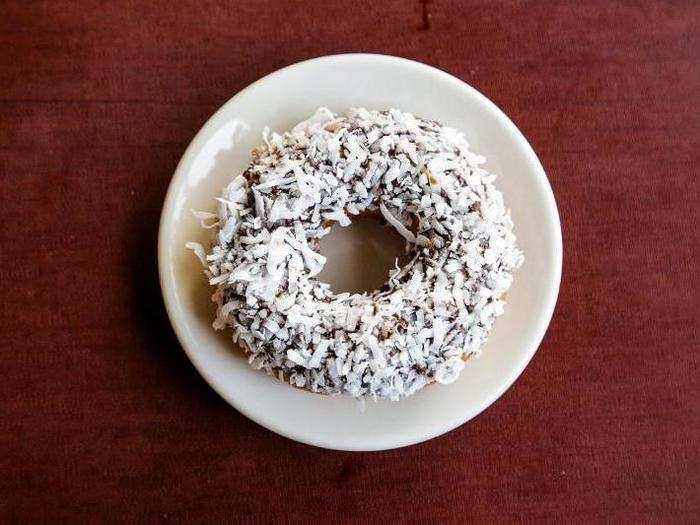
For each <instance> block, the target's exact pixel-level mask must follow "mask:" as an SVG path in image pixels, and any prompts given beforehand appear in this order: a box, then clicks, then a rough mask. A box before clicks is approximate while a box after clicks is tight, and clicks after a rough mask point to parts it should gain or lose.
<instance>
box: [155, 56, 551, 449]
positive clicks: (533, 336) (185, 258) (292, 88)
mask: <svg viewBox="0 0 700 525" xmlns="http://www.w3.org/2000/svg"><path fill="white" fill-rule="evenodd" d="M319 106H326V107H328V108H330V109H332V110H333V111H336V112H342V111H344V110H346V109H348V108H350V107H359V106H364V107H367V108H374V109H386V108H390V107H395V108H399V109H402V110H405V111H409V112H412V113H415V114H417V115H420V116H425V117H429V118H433V119H436V120H439V121H441V122H442V123H444V124H446V125H449V126H452V127H455V128H457V129H460V130H462V131H464V132H465V134H466V136H467V139H468V140H469V142H470V143H471V145H472V149H473V150H474V151H475V152H477V153H480V154H483V155H485V156H486V157H487V159H488V162H487V165H486V167H487V168H488V169H489V170H490V171H492V172H494V173H496V174H498V175H499V177H498V179H497V181H496V184H497V186H498V187H499V189H501V191H502V192H503V193H504V197H505V201H506V205H507V206H509V207H510V208H511V210H512V216H513V221H514V223H515V232H516V234H517V236H518V241H519V244H520V247H521V248H522V250H523V251H524V253H525V264H524V265H523V266H522V268H521V269H520V270H519V271H518V272H517V274H516V277H515V283H514V285H513V287H512V288H511V290H510V292H509V300H508V303H507V305H506V312H505V314H504V315H503V316H502V317H500V318H499V319H498V320H497V321H496V324H495V328H494V330H493V332H492V334H491V337H490V339H489V342H488V343H487V345H486V347H485V348H484V351H483V354H482V355H481V357H479V358H478V359H470V360H469V362H468V363H467V366H466V368H465V370H464V371H463V372H462V375H461V376H460V378H459V379H458V380H457V381H456V382H455V383H453V384H451V385H447V386H443V385H437V384H436V385H432V386H430V387H428V388H425V389H423V390H422V391H420V392H419V393H417V394H416V395H414V396H412V397H410V398H408V399H405V400H403V401H400V402H397V403H392V402H389V401H381V402H377V403H374V402H367V406H366V410H365V412H361V411H360V410H359V408H358V402H357V401H354V400H352V399H349V398H347V397H344V396H338V397H326V396H321V395H317V394H311V393H308V392H305V391H302V390H297V389H295V388H292V387H290V386H288V385H286V384H282V383H279V382H277V381H276V380H274V379H272V378H270V377H268V376H267V375H265V374H264V373H262V372H260V371H256V370H253V369H252V368H250V367H249V366H248V364H247V362H246V360H245V358H244V356H243V355H241V353H240V352H239V351H236V350H234V348H233V344H232V343H231V341H230V335H229V334H228V333H217V332H215V331H214V330H213V329H212V327H211V321H212V319H213V316H214V312H213V307H212V304H211V302H210V301H209V297H210V295H211V290H210V289H209V287H208V284H207V282H206V279H205V277H204V276H203V274H202V270H201V267H200V265H199V262H198V261H197V260H196V257H194V255H193V254H192V252H190V251H189V250H186V249H185V242H186V241H189V240H194V241H197V240H199V241H204V239H205V238H206V233H205V232H203V231H202V230H201V229H200V228H199V226H198V223H197V221H196V220H195V219H194V218H193V217H192V215H191V213H190V210H191V209H197V210H213V209H214V197H216V196H218V195H219V192H220V190H221V188H222V187H223V186H224V185H225V183H226V182H228V181H229V180H230V178H231V177H232V176H234V175H235V174H237V173H240V172H241V171H242V170H243V169H244V168H245V167H246V165H247V163H248V159H249V152H250V150H251V148H253V147H254V146H256V145H257V144H258V143H260V141H261V133H262V130H263V128H264V127H265V126H269V127H270V129H272V130H274V131H280V132H281V131H285V130H288V129H290V128H291V127H292V126H293V125H294V124H295V123H297V122H298V121H301V120H303V119H305V118H306V117H308V116H309V115H311V113H313V111H314V110H315V109H316V108H318V107H319ZM158 259H159V261H158V262H159V271H160V280H161V287H162V291H163V296H164V298H165V305H166V308H167V310H168V315H169V316H170V320H171V322H172V325H173V327H174V329H175V332H176V334H177V336H178V338H179V340H180V342H181V343H182V346H183V348H184V349H185V351H186V352H187V355H188V356H189V357H190V359H191V360H192V362H193V363H194V365H195V366H196V367H197V369H198V370H199V372H200V373H201V374H202V375H203V376H204V378H205V379H206V380H207V381H208V382H209V384H210V385H211V386H212V387H213V388H214V389H215V390H216V391H217V392H218V393H219V394H220V395H221V396H222V397H223V398H224V399H226V401H228V402H229V403H230V404H231V405H233V406H234V407H235V408H236V409H237V410H239V411H240V412H242V413H243V414H245V415H246V416H248V417H249V418H251V419H252V420H254V421H256V422H257V423H259V424H261V425H263V426H265V427H267V428H269V429H270V430H273V431H274V432H277V433H279V434H282V435H284V436H287V437H289V438H292V439H295V440H297V441H302V442H304V443H309V444H313V445H317V446H321V447H327V448H334V449H342V450H380V449H388V448H394V447H401V446H405V445H410V444H413V443H418V442H421V441H425V440H427V439H430V438H432V437H435V436H438V435H440V434H443V433H445V432H448V431H449V430H452V429H453V428H455V427H457V426H459V425H461V424H463V423H465V422H466V421H468V420H470V419H471V418H473V417H474V416H476V415H477V414H478V413H479V412H481V411H482V410H484V409H485V408H486V407H488V406H489V405H490V404H491V403H493V402H494V401H495V400H496V399H497V398H498V397H499V396H500V395H501V394H503V392H504V391H505V390H506V389H507V388H508V387H509V386H510V385H511V384H512V383H513V381H515V379H516V378H517V377H518V375H520V373H521V372H522V371H523V369H524V368H525V366H526V365H527V363H528V362H529V361H530V359H531V358H532V356H533V354H534V353H535V351H536V350H537V347H538V345H539V344H540V341H541V340H542V337H543V336H544V333H545V330H546V329H547V326H548V324H549V321H550V319H551V316H552V312H553V310H554V305H555V302H556V298H557V293H558V291H559V281H560V277H561V262H562V243H561V229H560V225H559V216H558V214H557V208H556V203H555V201H554V196H553V194H552V190H551V188H550V185H549V182H548V181H547V177H546V175H545V173H544V170H543V169H542V166H541V164H540V162H539V160H538V159H537V156H536V155H535V153H534V152H533V150H532V148H531V147H530V145H529V144H528V142H527V140H525V138H524V137H523V135H522V134H521V133H520V131H519V130H518V129H517V128H516V127H515V125H514V124H513V123H512V122H511V121H510V120H509V119H508V117H506V116H505V115H504V114H503V112H501V110H499V109H498V108H497V107H496V106H495V105H494V104H493V103H492V102H491V101H489V100H488V99H487V98H486V97H484V96H483V95H481V94H480V93H479V92H478V91H476V90H474V89H473V88H471V87H470V86H468V85H467V84H465V83H464V82H462V81H460V80H458V79H457V78H454V77H452V76H450V75H448V74H447V73H444V72H442V71H439V70H437V69H435V68H432V67H430V66H426V65H424V64H420V63H417V62H412V61H409V60H405V59H401V58H395V57H389V56H383V55H364V54H360V55H336V56H328V57H322V58H317V59H314V60H308V61H306V62H301V63H299V64H295V65H293V66H290V67H287V68H284V69H281V70H280V71H277V72H275V73H272V74H271V75H268V76H266V77H265V78H263V79H261V80H259V81H257V82H255V83H254V84H252V85H251V86H249V87H248V88H246V89H244V90H243V91H241V92H240V93H238V94H237V95H236V96H235V97H233V98H232V99H231V100H229V101H228V102H227V103H226V104H224V106H223V107H222V108H221V109H220V110H219V111H217V112H216V114H214V116H213V117H211V119H209V121H208V122H207V123H206V124H205V125H204V127H203V128H202V129H201V130H200V131H199V133H198V134H197V136H196V137H195V138H194V140H193V141H192V143H191V144H190V146H189V147H188V148H187V151H186V152H185V154H184V156H183V158H182V160H181V161H180V164H179V165H178V167H177V170H176V171H175V175H174V176H173V180H172V182H171V184H170V188H169V190H168V194H167V197H166V199H165V205H164V208H163V213H162V217H161V223H160V232H159V239H158ZM340 270H341V271H351V270H352V268H351V267H350V266H348V268H342V269H340ZM522 402H523V403H526V402H527V400H526V399H522Z"/></svg>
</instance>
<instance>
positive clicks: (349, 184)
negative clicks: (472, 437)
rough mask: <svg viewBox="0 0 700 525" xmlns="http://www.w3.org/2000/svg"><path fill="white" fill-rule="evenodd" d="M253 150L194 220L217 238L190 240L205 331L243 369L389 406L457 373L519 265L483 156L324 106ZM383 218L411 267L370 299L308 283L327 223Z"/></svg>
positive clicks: (438, 134) (360, 112)
mask: <svg viewBox="0 0 700 525" xmlns="http://www.w3.org/2000/svg"><path fill="white" fill-rule="evenodd" d="M263 139H264V144H263V145H261V146H259V147H258V148H256V149H255V150H253V152H252V162H251V164H250V166H249V167H248V169H247V170H246V171H245V173H243V174H242V175H238V176H237V177H235V178H234V179H233V180H232V181H231V183H230V184H229V185H228V186H227V187H226V188H225V189H224V191H223V193H222V195H221V197H220V198H219V199H217V200H218V203H219V204H218V213H216V214H211V213H198V214H197V215H196V216H197V218H199V219H200V220H201V221H202V226H203V227H206V228H213V231H215V232H216V239H215V241H214V243H213V246H212V248H211V250H210V251H209V252H206V251H205V250H204V248H203V247H202V246H201V245H199V244H197V243H188V244H187V246H188V247H189V248H191V249H193V250H194V252H195V254H196V255H197V256H198V257H199V258H200V260H202V262H203V264H204V265H205V268H206V270H205V272H206V274H207V277H208V278H209V282H210V284H211V285H212V286H214V287H215V288H216V291H215V293H214V295H213V297H212V300H213V301H214V302H215V303H216V305H217V316H216V319H215V321H214V323H213V326H214V327H215V328H216V329H223V328H226V327H229V328H231V329H232V330H233V340H234V342H237V343H239V344H242V346H243V347H244V348H245V349H246V350H247V351H248V353H249V362H250V364H251V365H252V366H253V367H254V368H256V369H264V370H265V371H267V372H268V373H269V374H272V375H276V376H277V377H279V378H280V379H284V380H286V381H288V382H289V383H290V384H292V385H294V386H297V387H300V388H305V389H308V390H310V391H312V392H318V393H324V394H336V393H345V394H348V395H350V396H353V397H357V398H364V397H374V398H378V397H381V398H389V399H392V400H398V399H400V398H402V397H405V396H409V395H411V394H413V393H415V392H416V391H418V390H420V389H421V388H423V387H424V386H426V385H427V384H429V383H431V382H434V381H437V382H439V383H443V384H447V383H451V382H452V381H454V380H455V379H456V378H457V377H458V376H459V374H460V372H461V371H462V369H463V368H464V360H465V359H466V358H467V357H469V356H470V355H474V354H478V353H479V352H480V348H481V346H482V345H483V343H484V341H485V340H486V337H487V335H488V333H489V331H490V330H491V327H492V325H493V322H494V320H495V318H496V317H497V316H499V315H500V314H501V313H503V306H504V295H505V292H506V291H507V290H508V288H509V287H510V285H511V283H512V279H513V277H512V272H513V270H514V269H516V268H517V267H518V266H519V265H520V264H521V263H522V261H523V256H522V253H521V252H520V251H519V250H518V248H517V247H516V244H515V235H514V234H513V232H512V222H511V219H510V213H509V212H508V211H506V209H505V207H504V204H503V197H502V195H501V193H500V192H499V191H498V190H496V188H495V187H494V186H493V181H494V179H495V176H494V175H492V174H490V173H488V172H487V171H486V170H484V169H482V168H481V167H480V165H481V164H483V163H484V162H485V159H484V158H483V157H481V156H479V155H476V154H474V153H472V152H471V151H470V150H469V145H468V144H467V142H466V140H465V138H464V136H463V135H462V133H460V132H458V131H456V130H454V129H451V128H447V127H443V126H441V125H440V124H438V123H437V122H435V121H432V120H427V119H421V118H416V117H414V116H413V115H411V114H409V113H403V112H401V111H398V110H394V109H392V110H390V111H381V112H380V111H369V110H367V109H353V110H351V111H349V112H348V113H347V116H336V115H334V114H333V113H331V112H330V111H329V110H328V109H325V108H321V109H319V110H318V111H316V113H315V114H314V115H313V116H312V117H311V118H310V119H308V120H306V121H304V122H301V123H300V124H298V125H297V126H296V127H294V129H293V130H292V131H291V132H289V133H285V134H284V135H279V134H276V133H272V134H270V133H269V131H267V130H265V132H264V134H263ZM377 210H378V211H379V212H380V213H381V215H382V216H383V217H384V218H385V219H386V221H387V222H388V223H389V224H391V225H392V226H393V227H394V228H396V230H397V231H398V232H399V233H400V234H401V235H402V236H403V237H405V238H406V242H407V249H408V250H409V252H410V254H411V259H410V262H409V263H408V264H407V265H405V266H404V267H402V268H395V269H393V270H392V271H391V272H390V274H389V278H388V281H387V283H386V284H385V285H384V286H383V287H382V288H380V289H378V290H375V291H374V292H372V293H364V294H349V293H340V294H334V293H333V292H332V291H331V288H330V285H328V284H327V283H324V282H321V281H320V280H318V279H317V278H316V275H318V274H319V273H320V272H321V270H322V269H323V266H324V264H325V262H326V260H325V257H323V255H321V254H319V253H318V252H317V251H316V249H317V245H318V244H317V242H318V240H319V239H320V238H321V237H323V236H324V235H326V234H327V233H328V232H329V231H330V224H332V223H335V222H337V223H338V224H339V225H340V226H347V225H349V224H350V222H351V217H352V216H353V215H358V214H360V213H365V212H376V211H377Z"/></svg>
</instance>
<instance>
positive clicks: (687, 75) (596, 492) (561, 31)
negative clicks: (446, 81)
mask: <svg viewBox="0 0 700 525" xmlns="http://www.w3.org/2000/svg"><path fill="white" fill-rule="evenodd" d="M146 4H147V5H146ZM627 4H629V3H625V5H624V6H623V5H620V3H614V4H609V3H608V2H587V3H577V2H532V3H529V2H448V1H441V0H430V1H428V0H426V1H424V2H420V1H419V0H415V1H391V2H376V1H375V2H370V1H360V0H354V1H351V2H341V1H326V2H318V3H315V4H312V3H307V2H294V3H283V2H276V1H241V2H228V3H225V2H221V3H213V2H189V3H186V4H185V3H181V2H96V1H90V2H57V1H52V2H25V1H9V2H7V1H6V2H3V5H2V8H0V10H1V13H0V42H1V45H0V170H1V171H0V195H1V197H2V205H1V206H0V265H1V266H0V280H1V283H0V290H1V292H0V294H1V296H0V299H1V303H0V304H1V307H0V313H1V319H0V320H1V323H0V330H1V332H0V341H1V345H2V354H1V355H0V516H1V517H0V521H5V522H7V521H13V520H18V521H33V520H37V521H39V520H41V521H52V519H55V518H60V519H63V520H69V521H76V520H83V519H88V518H91V519H92V520H93V521H100V518H108V519H110V521H111V520H121V519H127V520H129V521H132V520H142V521H152V520H173V521H179V520H188V521H189V520H194V521H202V522H208V521H212V520H214V521H220V520H221V521H223V520H231V519H233V518H257V519H260V520H269V521H283V520H293V521H299V522H301V521H312V522H315V523H323V522H346V521H351V520H372V521H377V522H380V523H381V522H390V521H395V520H398V521H422V520H435V521H441V522H442V521H455V522H459V521H465V520H470V521H471V520H474V521H484V522H491V521H493V520H496V521H511V520H540V519H546V520H552V519H560V520H575V521H582V522H589V521H603V520H605V519H615V520H617V519H623V520H625V521H627V522H636V521H642V520H663V521H688V522H691V521H696V520H697V519H698V516H699V515H700V501H699V494H700V492H699V489H698V485H699V484H700V483H699V482H700V479H699V474H698V473H699V472H700V461H699V454H698V440H700V414H699V413H700V407H699V403H700V389H699V388H698V386H699V382H698V350H699V348H698V347H699V344H698V343H699V336H698V320H697V316H698V314H699V313H700V304H699V301H698V295H699V294H698V273H699V272H698V269H699V268H698V264H697V257H698V256H699V255H700V253H699V251H700V250H699V240H700V239H699V236H698V230H697V228H698V213H697V206H698V204H699V202H700V199H699V197H700V195H699V192H698V182H697V177H698V175H697V173H696V172H697V165H698V161H700V159H699V153H698V152H699V151H700V123H699V114H700V111H699V110H698V107H700V87H699V85H700V73H699V68H698V60H699V57H700V37H699V31H698V27H699V24H700V8H699V7H698V4H697V3H696V2H687V3H686V2H663V3H656V2H645V3H642V5H640V6H638V7H631V6H629V5H627ZM693 4H695V5H693ZM350 51H369V52H380V53H387V54H394V55H399V56H405V57H409V58H413V59H416V60H420V61H423V62H426V63H428V64H432V65H434V66H437V67H438V68H441V69H444V70H446V71H448V72H449V73H452V74H453V75H456V76H457V77H459V78H462V79H464V80H465V81H466V82H468V83H470V84H471V85H473V86H475V87H476V88H477V89H479V90H480V91H482V92H483V93H485V94H486V95H487V96H488V97H490V98H491V99H492V100H493V101H494V102H496V104H498V105H499V106H500V107H501V108H503V110H504V111H505V112H506V113H507V114H508V115H509V116H510V117H511V118H512V119H513V120H514V122H515V123H516V124H517V125H518V126H519V127H520V129H521V130H522V131H523V132H524V133H525V135H526V136H527V137H528V139H529V140H530V142H531V143H532V145H533V147H534V149H535V150H536V151H537V153H538V154H539V156H540V159H541V160H542V163H543V165H544V167H545V170H546V171H547V173H548V175H549V178H550V181H551V183H552V186H553V188H554V193H555V195H556V198H557V201H558V204H559V211H560V214H561V219H562V225H563V234H564V274H563V282H562V289H561V294H560V297H559V303H558V306H557V309H556V312H555V315H554V319H553V322H552V324H551V326H550V329H549V332H548V334H547V336H546V338H545V340H544V342H543V344H542V346H541V348H540V350H539V352H538V353H537V355H536V356H535V358H534V359H533V361H532V363H531V364H530V365H529V367H528V368H527V370H526V371H525V373H524V374H523V375H522V376H521V378H520V379H519V380H518V381H517V382H516V384H515V385H514V386H513V387H512V388H511V389H510V390H509V391H508V392H507V393H506V394H505V395H504V396H503V397H502V398H501V399H500V400H499V401H497V402H496V403H495V404H494V405H493V406H492V407H491V408H489V409H488V410H487V411H486V412H484V413H483V414H482V415H480V416H479V417H477V418H476V419H475V420H473V421H471V422H470V423H468V424H466V425H464V426H463V427H461V428H459V429H457V430H455V431H453V432H451V433H449V434H448V435H446V436H443V437H441V438H438V439H435V440H433V441H430V442H428V443H425V444H422V445H418V446H414V447H410V448H407V449H404V450H396V451H390V452H383V453H372V454H357V453H355V454H353V453H340V452H331V451H326V450H320V449H316V448H313V447H309V446H305V445H301V444H298V443H294V442H292V441H289V440H287V439H285V438H282V437H279V436H277V435H275V434H273V433H271V432H269V431H267V430H265V429H263V428H260V427H258V426H257V425H255V424H254V423H252V422H250V421H248V420H247V419H246V418H244V417H243V416H241V415H240V414H238V413H237V412H236V411H235V410H233V409H232V408H230V407H229V406H228V405H227V404H226V403H225V402H224V401H222V400H221V399H220V398H218V397H217V395H216V394H215V393H214V392H213V391H212V390H211V389H210V388H209V387H208V386H207V385H206V384H205V382H204V381H203V380H202V379H201V378H200V377H199V375H198V374H197V373H196V371H195V370H194V369H193V367H192V366H191V365H190V364H189V362H188V360H187V358H186V357H185V355H184V353H183V352H182V351H181V350H180V347H179V345H178V343H177V341H176V339H175V337H174V336H173V332H172V330H171V328H170V326H169V323H168V320H167V318H166V316H165V313H164V309H163V306H162V302H161V298H160V293H159V288H158V281H157V272H156V260H155V241H156V231H157V224H158V216H159V212H160V207H161V204H162V202H163V198H164V193H165V190H166V187H167V185H168V182H169V180H170V177H171V175H172V173H173V170H174V168H175V166H176V164H177V162H178V160H179V158H180V156H181V154H182V153H183V150H184V148H185V147H186V145H187V143H188V142H189V140H190V139H191V138H192V136H193V134H194V133H195V132H196V131H197V129H198V128H199V127H200V126H201V125H202V124H203V123H204V122H205V120H206V119H207V118H208V117H209V115H210V114H211V113H212V112H213V111H214V110H215V109H216V108H217V107H219V106H220V105H221V104H222V103H223V102H224V101H226V100H227V99H228V98H229V97H231V96H232V95H233V94H234V93H236V92H237V91H238V90H240V89H241V88H243V87H244V86H246V85H247V84H249V83H250V82H252V81H254V80H255V79H257V78H259V77H261V76H263V75H265V74H266V73H269V72H271V71H274V70H275V69H278V68H280V67H282V66H285V65H287V64H291V63H293V62H297V61H299V60H302V59H305V58H310V57H314V56H319V55H325V54H331V53H338V52H350ZM696 522H697V521H696Z"/></svg>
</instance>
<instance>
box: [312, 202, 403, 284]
mask: <svg viewBox="0 0 700 525" xmlns="http://www.w3.org/2000/svg"><path fill="white" fill-rule="evenodd" d="M319 248H320V252H321V253H322V254H323V255H324V256H325V257H326V265H325V266H324V268H323V271H322V272H321V273H320V274H319V275H318V278H319V279H320V280H321V281H324V282H326V283H328V284H330V285H331V289H332V290H333V292H334V293H336V294H338V293H343V292H350V293H362V292H368V293H371V292H372V291H374V290H376V289H378V288H381V287H382V286H383V285H384V284H385V283H386V282H387V281H388V280H389V271H390V270H391V269H392V268H393V267H394V265H395V262H396V260H397V259H398V264H399V266H403V265H404V264H406V263H407V262H408V261H409V257H408V255H407V254H406V240H405V239H404V238H403V237H402V236H401V235H400V234H399V233H398V232H397V231H396V230H395V229H394V228H392V227H391V226H390V225H388V224H386V222H384V221H383V220H380V219H378V218H376V217H374V216H359V217H352V224H350V226H346V227H342V226H340V225H338V224H334V225H333V227H332V228H331V231H330V233H329V234H328V235H326V236H325V237H323V238H322V239H321V240H320V242H319Z"/></svg>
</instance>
